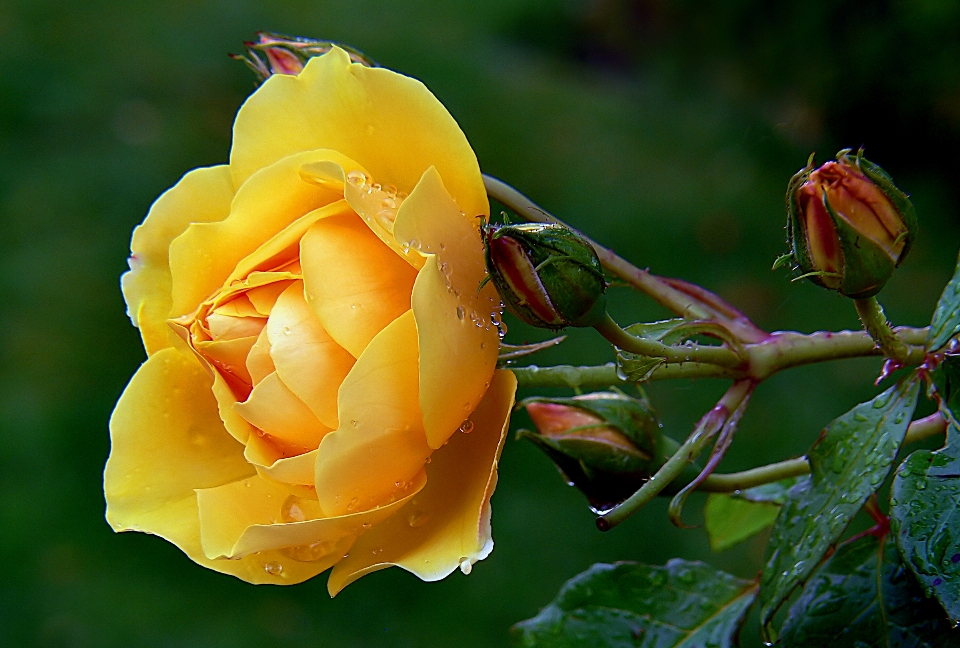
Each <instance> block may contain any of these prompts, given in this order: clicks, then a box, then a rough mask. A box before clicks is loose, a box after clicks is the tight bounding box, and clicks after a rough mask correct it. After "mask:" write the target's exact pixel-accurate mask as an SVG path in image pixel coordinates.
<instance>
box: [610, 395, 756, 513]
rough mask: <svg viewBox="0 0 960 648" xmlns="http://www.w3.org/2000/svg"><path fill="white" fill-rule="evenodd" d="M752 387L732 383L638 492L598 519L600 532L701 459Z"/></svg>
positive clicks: (637, 508) (633, 510) (643, 502)
mask: <svg viewBox="0 0 960 648" xmlns="http://www.w3.org/2000/svg"><path fill="white" fill-rule="evenodd" d="M755 386H756V384H755V383H754V382H753V381H752V380H738V381H737V382H735V383H733V384H732V385H731V386H730V388H729V389H728V390H727V392H726V393H725V394H724V395H723V396H722V397H721V398H720V400H719V401H718V402H717V404H716V406H715V407H714V408H713V409H711V410H710V411H709V412H707V413H706V414H704V415H703V417H702V418H701V419H700V422H699V423H697V426H696V427H695V428H694V430H693V432H692V433H691V434H690V436H689V437H687V440H686V441H684V442H683V445H681V446H680V448H679V449H678V450H677V451H676V452H675V453H673V455H672V456H671V457H670V458H669V459H667V461H666V462H664V464H663V465H662V466H661V467H660V469H659V470H658V471H657V472H656V474H655V475H653V476H652V477H651V478H650V479H648V480H647V481H646V483H644V485H643V486H641V487H640V490H638V491H637V492H635V493H634V494H633V495H631V496H630V497H628V498H627V499H626V500H624V501H623V502H621V503H620V504H618V505H617V506H615V507H614V508H612V509H611V510H609V511H607V512H606V513H604V514H603V515H601V516H600V517H598V518H597V528H599V529H600V530H601V531H607V530H608V529H612V528H613V527H615V526H617V525H618V524H620V523H621V522H623V521H624V520H626V519H627V518H628V517H630V516H631V515H633V514H634V513H636V512H637V511H639V510H640V509H641V508H643V507H644V506H646V505H647V504H648V503H649V502H650V500H652V499H653V498H654V497H656V496H657V495H659V494H660V492H661V491H662V490H663V489H664V488H666V487H667V486H668V485H669V484H670V483H671V482H672V481H673V480H674V479H676V478H677V477H678V476H679V475H680V473H681V472H683V470H684V468H686V467H687V466H688V465H689V464H691V463H693V462H694V461H695V460H696V458H697V457H698V456H700V453H701V452H703V450H704V448H706V446H707V445H708V444H709V443H710V441H712V440H713V437H714V435H715V434H716V433H717V432H718V431H719V430H720V428H722V427H723V425H724V423H726V420H727V418H728V417H729V416H730V414H731V413H733V412H734V411H736V410H737V408H738V407H739V406H740V403H742V402H743V400H744V399H745V398H747V397H748V396H749V395H750V393H751V392H752V391H753V388H754V387H755Z"/></svg>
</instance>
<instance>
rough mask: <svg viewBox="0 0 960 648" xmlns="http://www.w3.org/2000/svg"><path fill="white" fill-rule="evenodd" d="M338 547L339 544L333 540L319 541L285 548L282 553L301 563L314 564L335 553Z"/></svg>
mask: <svg viewBox="0 0 960 648" xmlns="http://www.w3.org/2000/svg"><path fill="white" fill-rule="evenodd" d="M336 546H337V543H336V542H333V541H331V540H327V541H322V540H318V541H317V542H313V543H310V544H308V545H300V546H297V547H285V548H283V549H281V550H280V552H281V553H282V554H283V555H284V556H287V557H288V558H293V559H294V560H297V561H299V562H313V561H315V560H320V559H321V558H324V557H326V555H327V554H329V553H330V552H331V551H333V550H334V548H336Z"/></svg>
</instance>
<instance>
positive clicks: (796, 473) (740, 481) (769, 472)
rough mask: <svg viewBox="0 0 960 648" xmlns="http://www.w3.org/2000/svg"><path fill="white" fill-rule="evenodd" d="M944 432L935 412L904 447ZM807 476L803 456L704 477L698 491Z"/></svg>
mask: <svg viewBox="0 0 960 648" xmlns="http://www.w3.org/2000/svg"><path fill="white" fill-rule="evenodd" d="M946 431H947V422H946V420H945V419H944V418H943V416H942V415H941V414H940V413H939V412H934V413H933V414H931V415H930V416H926V417H924V418H921V419H917V420H916V421H914V422H912V423H911V424H910V427H909V428H907V434H906V436H905V437H904V438H903V443H904V445H906V444H908V443H915V442H917V441H921V440H923V439H926V438H927V437H931V436H935V435H937V434H943V433H944V432H946ZM809 474H810V463H809V462H808V461H807V458H806V457H799V458H797V459H787V460H786V461H779V462H777V463H772V464H768V465H766V466H759V467H757V468H751V469H750V470H744V471H743V472H736V473H728V474H716V473H715V474H713V475H710V476H709V477H707V478H706V479H705V480H704V481H703V483H702V484H701V485H700V487H699V488H698V489H697V490H701V491H704V492H707V493H732V492H734V491H738V490H744V489H747V488H753V487H754V486H761V485H763V484H770V483H773V482H777V481H780V480H781V479H788V478H790V477H800V476H801V475H809Z"/></svg>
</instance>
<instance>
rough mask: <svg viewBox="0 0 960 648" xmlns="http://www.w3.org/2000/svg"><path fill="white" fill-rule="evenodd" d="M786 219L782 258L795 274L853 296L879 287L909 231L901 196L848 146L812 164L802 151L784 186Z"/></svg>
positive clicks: (909, 211) (913, 228)
mask: <svg viewBox="0 0 960 648" xmlns="http://www.w3.org/2000/svg"><path fill="white" fill-rule="evenodd" d="M787 217H788V224H787V231H788V237H789V241H788V243H789V245H790V254H789V257H788V258H792V260H793V263H794V264H795V266H796V269H797V270H799V271H800V272H801V273H802V274H801V277H805V278H809V279H810V280H811V281H813V282H814V283H816V284H817V285H820V286H823V287H824V288H829V289H831V290H836V291H837V292H839V293H841V294H843V295H846V296H847V297H853V298H856V299H860V298H865V297H872V296H873V295H876V294H877V293H878V292H880V290H881V289H882V288H883V286H884V284H886V282H887V280H888V279H890V276H891V275H892V274H893V271H894V269H895V268H896V267H897V266H898V265H900V263H901V262H902V261H903V259H904V257H906V255H907V252H909V250H910V247H911V245H912V244H913V240H914V238H915V237H916V234H917V219H916V214H915V212H914V209H913V205H912V203H911V202H910V199H909V198H908V197H907V195H906V194H905V193H903V192H902V191H900V190H899V189H898V188H897V187H896V186H894V184H893V181H892V180H891V179H890V176H888V175H887V174H886V172H885V171H884V170H883V169H881V168H880V167H879V166H877V165H876V164H873V163H872V162H870V161H868V160H866V159H865V158H864V157H863V156H862V151H860V152H858V153H857V154H856V155H853V156H851V155H850V150H849V149H845V150H843V151H840V152H839V153H838V154H837V160H836V161H835V162H827V163H826V164H824V165H823V166H821V167H819V168H814V166H813V156H812V155H811V156H810V160H809V162H808V163H807V166H806V167H805V168H804V169H802V170H801V171H800V172H799V173H797V174H796V175H795V176H793V178H792V179H791V181H790V184H789V186H788V188H787Z"/></svg>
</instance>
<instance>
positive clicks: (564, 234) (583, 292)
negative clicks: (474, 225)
mask: <svg viewBox="0 0 960 648" xmlns="http://www.w3.org/2000/svg"><path fill="white" fill-rule="evenodd" d="M483 239H484V247H485V251H486V254H485V259H486V263H487V272H488V273H489V277H490V279H491V280H492V281H493V285H494V286H496V288H497V292H499V293H500V297H501V298H502V299H503V302H504V304H505V305H506V307H507V309H508V310H509V311H510V312H511V313H513V314H514V315H516V316H517V317H519V318H520V319H521V320H523V321H524V322H526V323H527V324H530V325H532V326H536V327H539V328H548V329H553V330H556V329H560V328H563V327H565V326H591V325H592V324H593V323H594V322H595V321H597V320H599V319H600V317H602V316H603V314H604V312H605V309H606V299H605V297H604V294H603V293H604V290H605V289H606V282H605V281H604V279H603V271H602V269H601V266H600V260H599V259H598V258H597V253H596V252H595V251H594V249H593V247H592V246H591V245H590V244H589V243H587V242H586V241H585V240H583V238H582V237H581V236H579V235H578V234H576V233H574V232H573V231H571V230H570V229H569V228H567V227H564V226H563V225H558V224H542V223H525V224H522V225H501V226H496V225H485V226H484V227H483Z"/></svg>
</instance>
